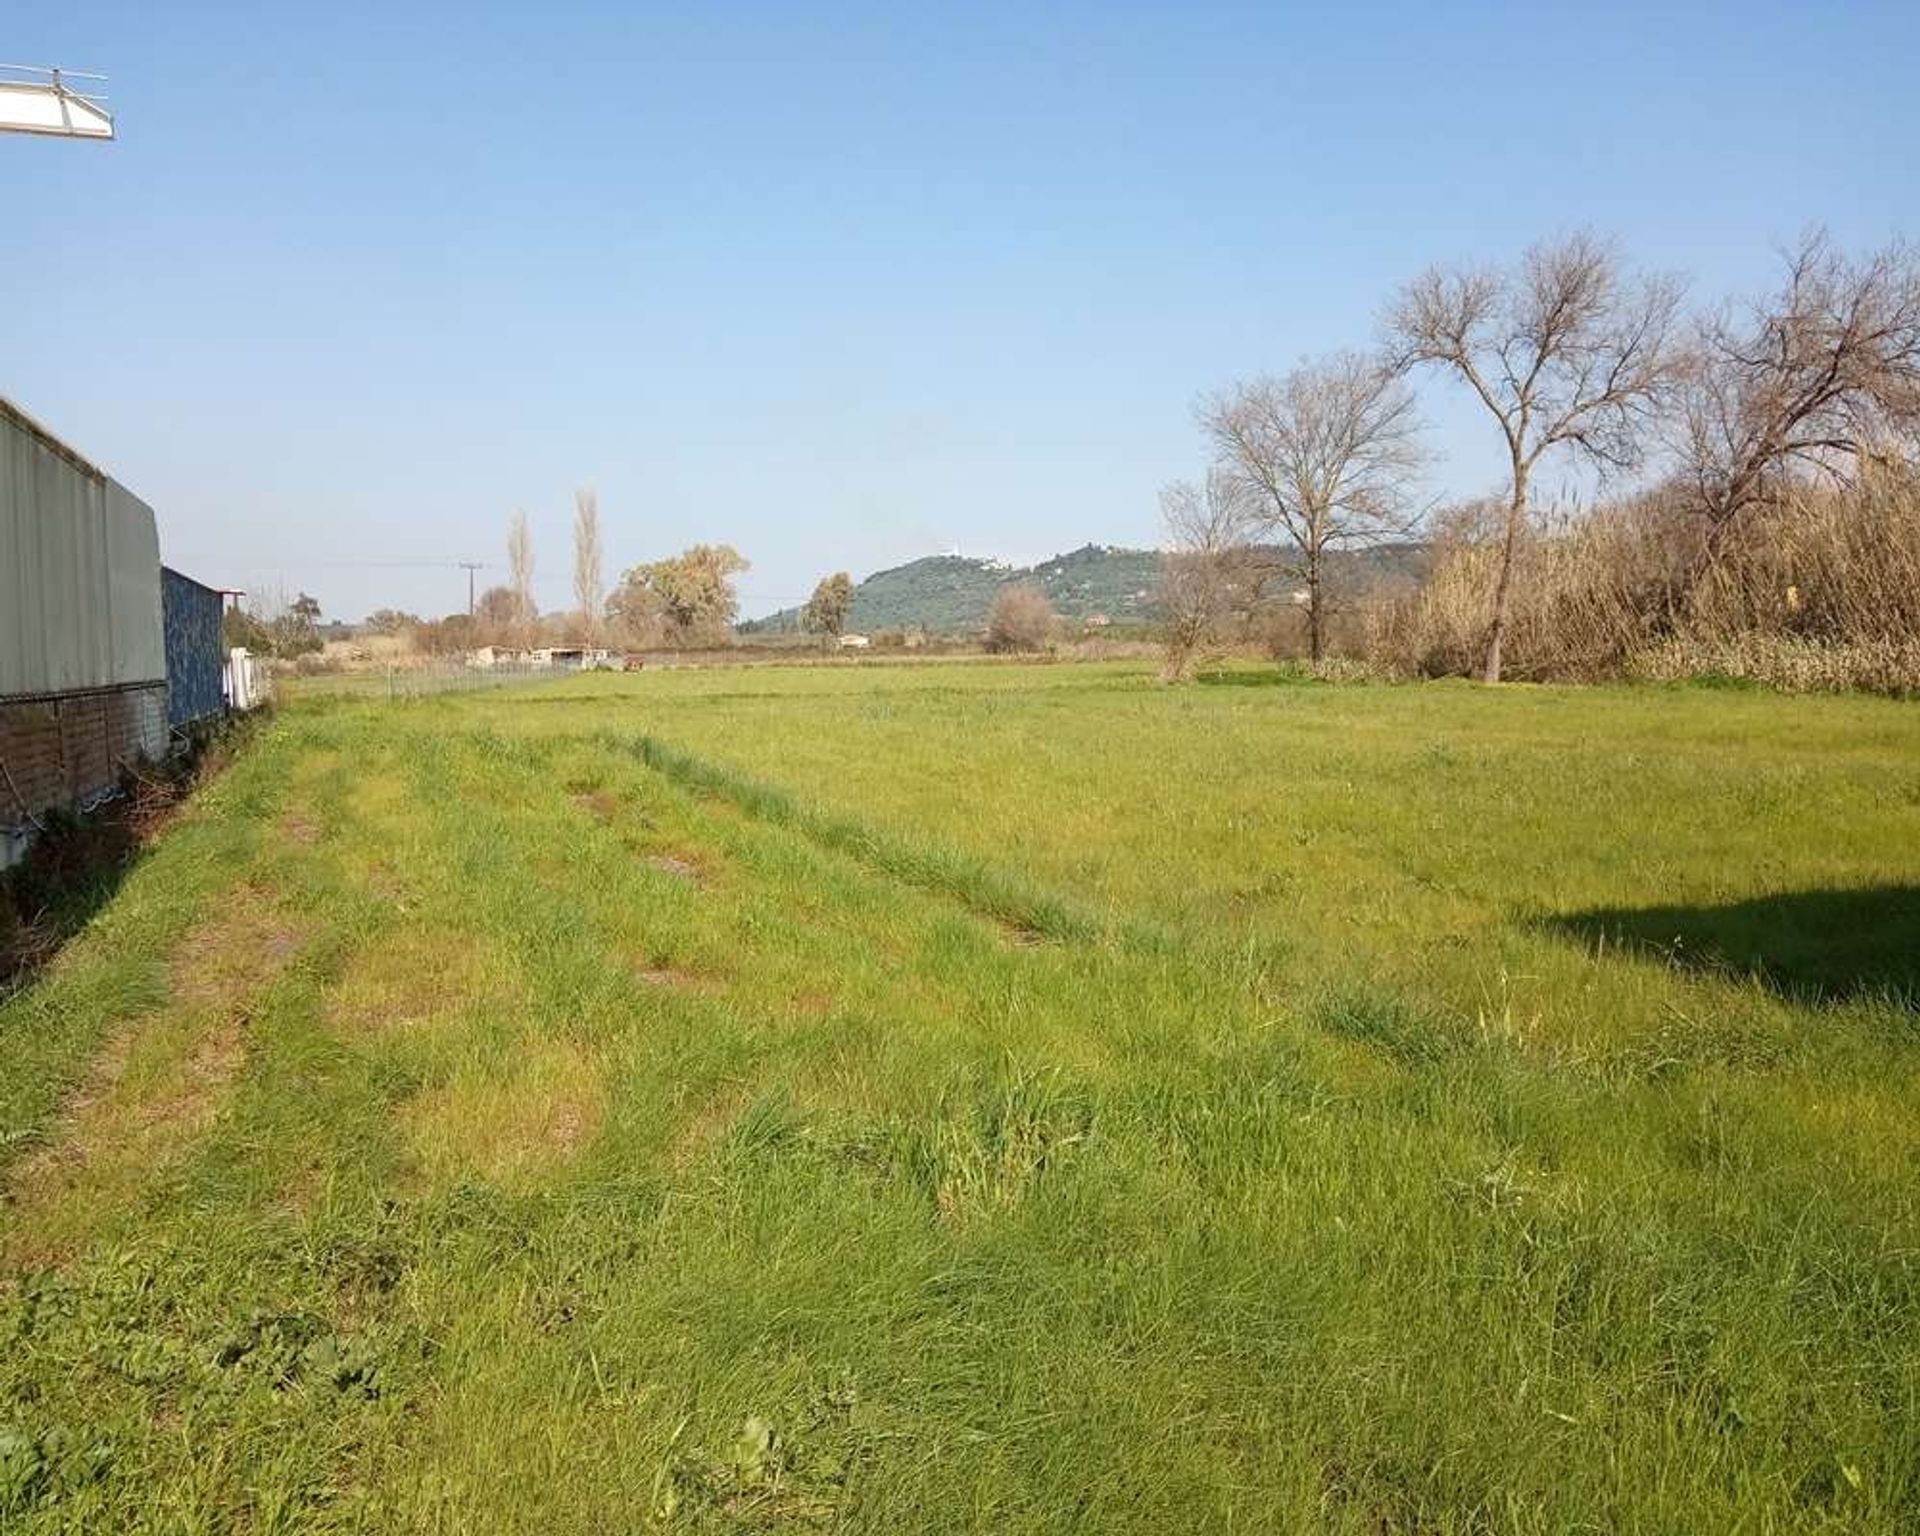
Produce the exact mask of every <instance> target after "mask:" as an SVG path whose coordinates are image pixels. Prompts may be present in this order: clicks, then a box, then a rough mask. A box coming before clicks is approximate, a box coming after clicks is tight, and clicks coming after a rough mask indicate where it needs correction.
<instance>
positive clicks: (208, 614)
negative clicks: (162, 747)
mask: <svg viewBox="0 0 1920 1536" xmlns="http://www.w3.org/2000/svg"><path fill="white" fill-rule="evenodd" d="M220 609H221V599H220V594H219V593H218V592H216V591H215V590H214V589H213V588H212V587H203V586H201V585H200V583H199V582H197V581H195V580H194V579H193V578H192V577H191V576H182V575H181V574H180V573H179V572H178V571H176V570H174V569H172V568H171V567H169V566H164V565H163V566H161V567H160V614H161V619H162V622H163V623H164V625H165V628H166V635H167V723H168V724H170V725H185V724H186V723H187V722H188V721H189V720H203V719H205V718H206V717H207V716H208V715H217V714H219V713H220V711H221V709H222V708H223V707H224V705H225V702H226V700H225V690H224V689H223V687H222V685H221V674H220V669H221V667H222V665H223V664H224V663H225V661H226V652H225V650H224V648H223V647H222V645H221V641H220V616H221V615H220Z"/></svg>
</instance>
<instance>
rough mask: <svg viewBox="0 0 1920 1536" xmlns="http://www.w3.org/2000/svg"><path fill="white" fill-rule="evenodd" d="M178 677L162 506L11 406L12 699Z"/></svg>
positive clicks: (4, 670) (3, 662)
mask: <svg viewBox="0 0 1920 1536" xmlns="http://www.w3.org/2000/svg"><path fill="white" fill-rule="evenodd" d="M166 676H167V659H166V647H165V643H164V641H163V639H162V633H161V624H160V537H159V533H158V530H157V529H156V528H155V526H154V520H153V510H152V508H150V507H148V506H147V504H146V503H145V502H143V501H141V500H140V499H139V498H138V497H137V496H135V495H133V494H132V493H131V492H130V491H128V490H127V489H126V488H125V487H124V486H121V485H119V484H117V483H116V482H114V481H113V480H111V479H109V478H108V477H107V476H106V475H104V474H102V473H101V472H100V471H99V470H98V469H95V468H94V467H93V466H92V465H91V464H89V463H88V462H87V461H86V460H85V459H83V458H81V457H80V455H79V454H77V453H75V452H74V451H73V450H72V449H71V448H68V447H67V446H66V445H65V444H64V443H62V442H60V440H59V439H58V438H55V437H53V436H52V435H51V434H50V433H48V432H47V431H46V430H45V429H44V428H42V427H40V426H38V425H37V424H36V423H35V422H34V421H33V420H32V419H31V418H30V417H28V416H26V415H25V414H23V413H22V412H20V411H19V410H17V409H15V408H14V407H13V406H12V405H9V404H8V403H7V402H6V401H5V400H0V699H6V698H21V697H38V696H45V695H48V694H59V693H71V692H74V691H77V690H80V689H90V688H116V687H125V686H128V685H130V684H141V683H159V682H164V681H165V680H166Z"/></svg>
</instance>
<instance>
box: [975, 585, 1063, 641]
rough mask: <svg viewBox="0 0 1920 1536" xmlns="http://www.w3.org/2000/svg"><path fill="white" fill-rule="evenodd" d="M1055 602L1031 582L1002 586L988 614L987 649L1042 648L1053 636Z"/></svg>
mask: <svg viewBox="0 0 1920 1536" xmlns="http://www.w3.org/2000/svg"><path fill="white" fill-rule="evenodd" d="M1053 627H1054V615H1053V604H1052V603H1050V602H1048V601H1047V594H1046V593H1045V592H1043V591H1041V590H1040V588H1038V587H1036V586H1034V585H1032V584H1031V583H1028V582H1022V583H1020V584H1018V585H1016V586H1011V587H1002V588H1001V589H1000V591H999V593H998V594H996V596H995V597H994V599H993V607H992V608H991V609H990V610H989V611H988V614H987V649H988V650H990V651H1039V650H1044V649H1046V645H1047V642H1048V641H1049V640H1050V639H1052V638H1053Z"/></svg>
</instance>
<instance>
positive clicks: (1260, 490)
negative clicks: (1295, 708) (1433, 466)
mask: <svg viewBox="0 0 1920 1536" xmlns="http://www.w3.org/2000/svg"><path fill="white" fill-rule="evenodd" d="M1199 416H1200V424H1201V427H1202V428H1203V430H1204V431H1205V432H1206V433H1207V435H1208V437H1209V438H1211V439H1212V441H1213V446H1214V450H1215V452H1216V453H1217V455H1218V456H1219V461H1220V464H1221V467H1222V469H1223V470H1224V472H1225V473H1226V475H1227V476H1228V477H1229V478H1230V479H1231V480H1232V481H1233V482H1234V499H1236V500H1242V501H1244V502H1245V504H1246V508H1247V511H1246V515H1247V517H1249V518H1250V519H1251V520H1252V521H1253V523H1254V524H1255V525H1256V526H1257V527H1259V528H1260V529H1261V531H1262V532H1263V533H1264V534H1265V536H1266V537H1268V538H1269V539H1271V540H1273V541H1275V542H1278V543H1280V544H1282V545H1284V546H1286V547H1288V548H1290V549H1291V550H1293V551H1295V552H1297V554H1296V559H1295V570H1296V573H1297V574H1298V576H1299V577H1300V579H1301V580H1302V581H1303V582H1304V583H1305V585H1306V590H1307V626H1308V632H1309V648H1310V650H1311V652H1312V655H1313V658H1314V660H1316V661H1318V660H1319V659H1320V658H1321V656H1322V654H1323V652H1324V649H1325V636H1326V617H1327V607H1328V603H1327V593H1326V587H1325V561H1326V556H1327V554H1328V553H1329V552H1331V551H1333V550H1337V549H1342V548H1354V547H1358V546H1364V545H1366V544H1370V543H1378V542H1379V541H1380V540H1382V539H1384V538H1388V537H1391V536H1393V535H1396V534H1401V533H1405V532H1406V531H1407V530H1408V529H1409V528H1410V527H1411V525H1412V523H1413V520H1414V514H1413V505H1414V504H1413V500H1412V486H1413V482H1414V479H1415V476H1416V475H1417V474H1418V472H1419V470H1420V468H1421V465H1422V464H1423V463H1424V462H1425V456H1424V454H1423V453H1422V451H1421V448H1420V441H1419V431H1420V422H1419V418H1418V416H1417V414H1416V412H1415V409H1414V400H1413V393H1412V391H1411V390H1410V389H1408V388H1407V385H1406V383H1405V382H1404V380H1403V379H1402V378H1401V377H1400V376H1399V374H1398V373H1397V372H1396V370H1395V369H1394V368H1393V367H1392V366H1391V365H1390V363H1389V362H1388V361H1387V360H1385V359H1381V358H1377V357H1367V356H1364V355H1362V354H1359V353H1354V352H1343V353H1339V354H1337V355H1335V356H1333V357H1330V358H1327V359H1324V360H1322V361H1319V362H1315V363H1308V364H1305V365H1303V366H1301V367H1299V368H1296V369H1295V370H1294V371H1293V372H1292V373H1290V374H1288V375H1287V376H1286V377H1285V378H1283V379H1272V378H1260V379H1254V380H1252V381H1250V382H1248V383H1244V384H1238V385H1235V386H1234V387H1233V388H1231V389H1229V390H1227V391H1226V392H1225V393H1224V394H1220V395H1217V396H1214V397H1213V398H1211V399H1209V400H1207V401H1205V402H1203V403H1202V405H1201V407H1200V411H1199Z"/></svg>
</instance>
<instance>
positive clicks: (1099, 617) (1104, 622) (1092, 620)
mask: <svg viewBox="0 0 1920 1536" xmlns="http://www.w3.org/2000/svg"><path fill="white" fill-rule="evenodd" d="M1112 622H1113V620H1112V619H1110V618H1108V617H1107V616H1106V615H1105V614H1104V613H1090V614H1088V615H1087V616H1086V618H1085V619H1083V620H1082V621H1081V623H1082V626H1083V627H1084V628H1087V629H1105V628H1106V627H1107V626H1108V625H1109V624H1111V623H1112Z"/></svg>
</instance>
